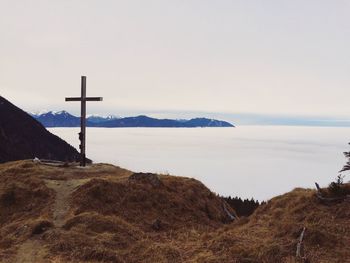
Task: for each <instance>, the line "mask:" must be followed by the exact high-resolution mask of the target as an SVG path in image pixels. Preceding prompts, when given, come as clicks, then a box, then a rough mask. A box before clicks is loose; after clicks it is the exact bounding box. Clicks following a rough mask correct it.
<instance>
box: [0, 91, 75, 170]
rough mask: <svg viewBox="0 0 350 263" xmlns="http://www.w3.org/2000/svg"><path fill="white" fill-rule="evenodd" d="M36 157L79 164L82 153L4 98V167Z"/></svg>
mask: <svg viewBox="0 0 350 263" xmlns="http://www.w3.org/2000/svg"><path fill="white" fill-rule="evenodd" d="M34 157H38V158H42V159H55V160H61V161H75V160H79V153H78V152H77V150H76V149H74V148H73V147H72V146H71V145H69V144H68V143H66V142H65V141H63V140H62V139H61V138H59V137H57V136H56V135H53V134H51V133H50V132H49V131H47V130H46V129H45V127H44V126H43V125H42V124H41V123H39V122H38V121H36V120H35V119H34V118H32V117H31V116H30V115H29V114H27V113H26V112H24V111H23V110H21V109H19V108H18V107H16V106H15V105H13V104H12V103H10V102H9V101H7V100H6V99H5V98H3V97H1V96H0V163H1V162H7V161H14V160H23V159H29V158H34Z"/></svg>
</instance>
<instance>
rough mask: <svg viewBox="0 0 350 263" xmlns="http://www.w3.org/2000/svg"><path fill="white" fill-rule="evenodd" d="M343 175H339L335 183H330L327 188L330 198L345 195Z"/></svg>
mask: <svg viewBox="0 0 350 263" xmlns="http://www.w3.org/2000/svg"><path fill="white" fill-rule="evenodd" d="M344 177H345V176H344V175H341V174H339V175H338V176H337V179H336V181H335V182H332V183H330V184H329V186H328V190H329V192H330V194H331V195H332V196H344V195H346V192H345V189H344Z"/></svg>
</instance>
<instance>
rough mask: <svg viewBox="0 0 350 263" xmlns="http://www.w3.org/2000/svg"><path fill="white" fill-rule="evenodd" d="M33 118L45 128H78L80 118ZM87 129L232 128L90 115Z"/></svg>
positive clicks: (57, 115)
mask: <svg viewBox="0 0 350 263" xmlns="http://www.w3.org/2000/svg"><path fill="white" fill-rule="evenodd" d="M31 116H32V117H33V118H35V119H36V120H37V121H39V122H40V123H41V124H43V125H44V126H45V127H79V126H80V117H77V116H74V115H72V114H70V113H68V112H67V111H59V112H53V111H49V112H45V113H39V114H31ZM86 125H87V126H88V127H106V128H120V127H154V128H196V127H234V126H233V125H232V124H231V123H229V122H226V121H220V120H214V119H208V118H194V119H190V120H172V119H156V118H151V117H148V116H145V115H140V116H136V117H124V118H122V117H116V116H114V115H109V116H98V115H91V116H89V117H88V118H87V120H86Z"/></svg>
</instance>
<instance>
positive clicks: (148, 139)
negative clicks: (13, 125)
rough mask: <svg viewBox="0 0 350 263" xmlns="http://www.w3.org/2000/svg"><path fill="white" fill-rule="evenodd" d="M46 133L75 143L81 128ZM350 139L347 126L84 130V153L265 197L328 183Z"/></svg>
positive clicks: (222, 192) (223, 190)
mask: <svg viewBox="0 0 350 263" xmlns="http://www.w3.org/2000/svg"><path fill="white" fill-rule="evenodd" d="M49 130H50V131H51V132H52V133H54V134H56V135H58V136H60V137H61V138H63V139H64V140H66V141H67V142H69V143H70V144H72V145H73V146H75V147H77V148H78V145H79V141H78V135H77V133H78V132H79V129H78V128H52V129H49ZM349 141H350V128H328V127H327V128H324V127H288V126H283V127H280V126H240V127H237V128H194V129H191V128H174V129H171V128H169V129H168V128H114V129H108V128H88V130H87V154H88V157H89V158H91V159H93V160H94V161H95V162H105V163H112V164H115V165H118V166H121V167H124V168H127V169H130V170H133V171H140V172H141V171H142V172H156V173H167V174H172V175H179V176H187V177H194V178H196V179H198V180H200V181H202V182H203V183H204V184H205V185H206V186H208V187H209V188H210V189H211V190H212V191H214V192H216V193H218V194H220V195H231V196H240V197H243V198H251V197H254V198H255V199H259V200H266V199H269V198H271V197H273V196H276V195H279V194H283V193H285V192H287V191H290V190H292V189H294V188H296V187H306V188H313V187H314V182H318V183H320V185H322V186H326V185H327V184H328V183H329V182H331V181H332V180H334V179H335V177H336V176H337V171H339V170H340V169H341V168H342V165H343V164H344V163H345V161H346V160H345V158H344V157H343V154H342V153H343V152H344V151H347V150H349V146H348V144H347V143H348V142H349ZM346 180H350V176H348V177H347V178H346Z"/></svg>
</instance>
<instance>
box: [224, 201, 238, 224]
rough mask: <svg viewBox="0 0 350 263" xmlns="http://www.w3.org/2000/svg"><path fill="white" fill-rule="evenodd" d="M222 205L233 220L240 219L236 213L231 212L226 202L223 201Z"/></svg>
mask: <svg viewBox="0 0 350 263" xmlns="http://www.w3.org/2000/svg"><path fill="white" fill-rule="evenodd" d="M222 207H223V209H224V211H225V213H226V215H227V216H228V217H229V218H230V220H231V221H234V220H236V219H238V218H237V217H236V216H235V215H233V214H231V213H230V211H229V210H228V209H227V207H226V202H222Z"/></svg>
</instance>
